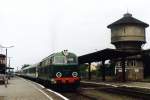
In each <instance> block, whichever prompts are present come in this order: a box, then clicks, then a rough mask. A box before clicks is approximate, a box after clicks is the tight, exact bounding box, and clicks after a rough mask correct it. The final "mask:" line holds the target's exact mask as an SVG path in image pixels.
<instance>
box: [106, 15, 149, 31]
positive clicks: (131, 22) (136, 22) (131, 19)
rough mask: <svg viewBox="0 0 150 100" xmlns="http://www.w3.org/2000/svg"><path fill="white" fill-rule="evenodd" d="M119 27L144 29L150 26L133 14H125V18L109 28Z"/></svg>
mask: <svg viewBox="0 0 150 100" xmlns="http://www.w3.org/2000/svg"><path fill="white" fill-rule="evenodd" d="M118 25H139V26H143V27H148V26H149V25H148V24H147V23H145V22H142V21H140V20H138V19H136V18H134V17H132V14H130V13H126V14H124V16H123V17H122V18H121V19H119V20H117V21H115V22H113V23H112V24H110V25H108V26H107V27H108V28H112V27H114V26H118Z"/></svg>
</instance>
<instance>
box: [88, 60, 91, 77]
mask: <svg viewBox="0 0 150 100" xmlns="http://www.w3.org/2000/svg"><path fill="white" fill-rule="evenodd" d="M88 65H89V67H88V79H89V80H91V62H89V63H88Z"/></svg>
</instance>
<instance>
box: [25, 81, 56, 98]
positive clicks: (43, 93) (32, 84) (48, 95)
mask: <svg viewBox="0 0 150 100" xmlns="http://www.w3.org/2000/svg"><path fill="white" fill-rule="evenodd" d="M23 80H24V81H26V82H28V83H30V82H29V81H27V80H25V79H23ZM30 84H31V83H30ZM31 85H32V86H33V87H34V88H35V89H37V90H38V91H40V92H41V93H43V94H44V95H45V96H46V97H47V98H48V99H49V100H53V98H52V97H50V96H49V95H47V94H46V93H45V92H44V91H42V90H41V89H39V88H37V87H36V86H35V85H33V84H31Z"/></svg>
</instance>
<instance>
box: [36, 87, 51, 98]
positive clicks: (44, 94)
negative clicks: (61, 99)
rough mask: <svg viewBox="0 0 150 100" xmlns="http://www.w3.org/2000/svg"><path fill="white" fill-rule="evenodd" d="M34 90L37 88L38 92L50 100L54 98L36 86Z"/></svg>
mask: <svg viewBox="0 0 150 100" xmlns="http://www.w3.org/2000/svg"><path fill="white" fill-rule="evenodd" d="M34 88H36V89H37V90H38V91H40V92H42V93H43V94H44V95H45V96H46V97H47V98H48V99H50V100H53V98H52V97H50V96H49V95H47V94H46V93H45V92H43V91H42V90H41V89H38V88H37V87H35V86H34Z"/></svg>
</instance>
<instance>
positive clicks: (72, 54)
mask: <svg viewBox="0 0 150 100" xmlns="http://www.w3.org/2000/svg"><path fill="white" fill-rule="evenodd" d="M67 53H68V55H69V56H77V55H76V54H75V53H72V52H67ZM54 56H64V51H61V52H56V53H53V54H51V55H49V56H48V57H46V58H44V59H43V60H42V61H44V60H46V59H48V58H51V57H54Z"/></svg>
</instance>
